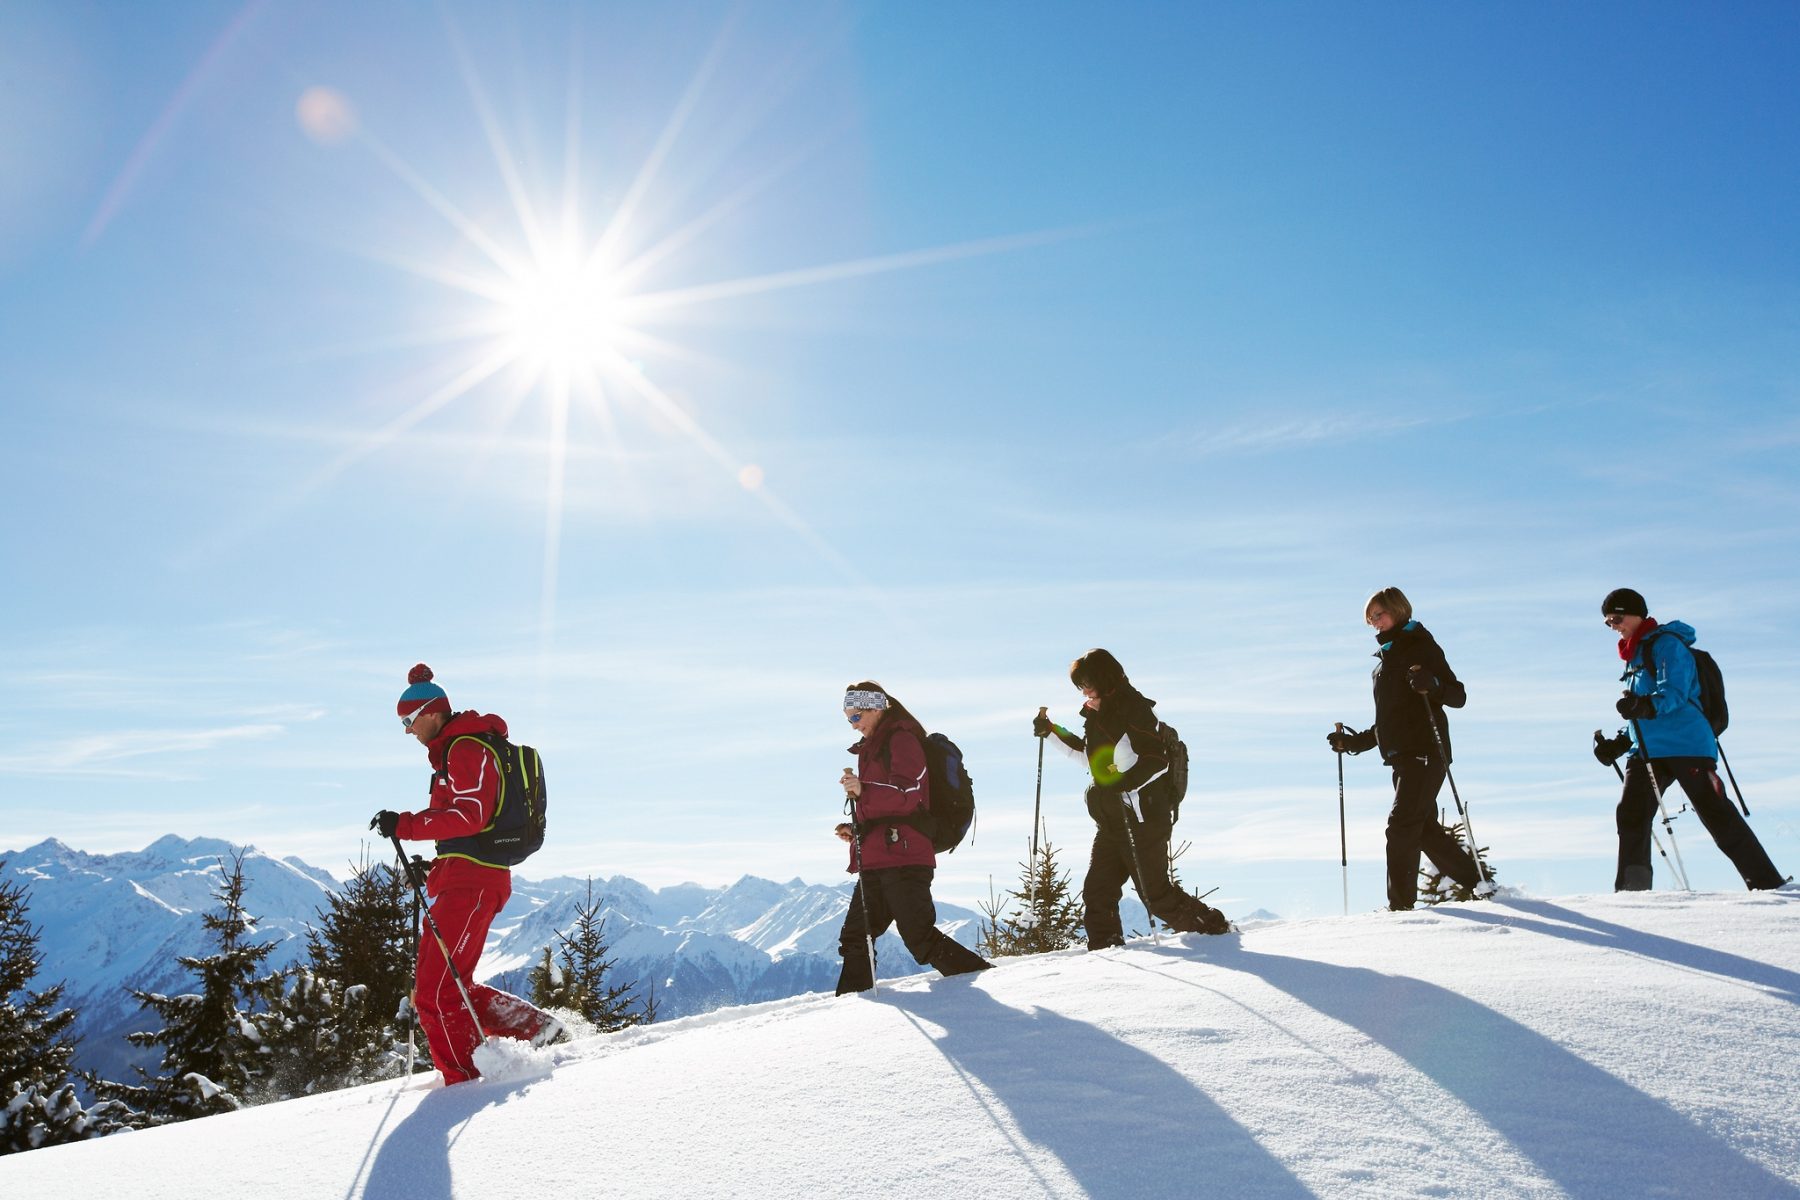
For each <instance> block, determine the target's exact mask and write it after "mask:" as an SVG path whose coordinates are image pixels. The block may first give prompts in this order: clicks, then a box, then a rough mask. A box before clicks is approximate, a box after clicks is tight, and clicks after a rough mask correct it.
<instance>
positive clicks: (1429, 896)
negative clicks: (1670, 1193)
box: [1419, 810, 1494, 905]
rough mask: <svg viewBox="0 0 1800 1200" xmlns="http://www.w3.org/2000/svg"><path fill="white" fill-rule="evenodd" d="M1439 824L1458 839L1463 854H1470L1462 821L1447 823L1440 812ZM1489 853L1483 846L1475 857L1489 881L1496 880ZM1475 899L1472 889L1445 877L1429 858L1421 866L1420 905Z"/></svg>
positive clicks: (1457, 842)
mask: <svg viewBox="0 0 1800 1200" xmlns="http://www.w3.org/2000/svg"><path fill="white" fill-rule="evenodd" d="M1438 824H1439V825H1441V826H1443V829H1444V832H1445V833H1447V834H1449V835H1450V836H1451V837H1453V838H1455V839H1456V845H1457V847H1458V848H1459V849H1461V850H1462V851H1463V853H1465V854H1466V853H1468V850H1469V839H1468V838H1466V837H1464V836H1463V827H1462V822H1461V821H1446V820H1445V819H1444V814H1443V811H1442V810H1439V812H1438ZM1487 853H1488V848H1487V847H1486V846H1483V847H1481V849H1479V850H1477V851H1476V852H1475V857H1476V859H1477V860H1478V861H1479V862H1480V863H1481V865H1482V867H1483V869H1485V870H1486V871H1487V877H1488V878H1489V879H1493V878H1494V868H1493V865H1492V864H1491V863H1489V862H1488V858H1487ZM1474 898H1475V893H1474V890H1473V889H1472V888H1466V887H1463V886H1462V885H1461V884H1460V883H1457V882H1456V880H1454V879H1451V878H1450V877H1449V876H1448V875H1445V874H1443V873H1442V872H1440V871H1439V870H1438V869H1437V868H1436V867H1435V866H1433V865H1432V862H1431V860H1430V859H1429V858H1428V859H1426V860H1425V861H1424V862H1423V863H1422V864H1421V865H1420V867H1419V903H1420V904H1425V905H1432V904H1447V903H1450V902H1452V901H1462V900H1473V899H1474Z"/></svg>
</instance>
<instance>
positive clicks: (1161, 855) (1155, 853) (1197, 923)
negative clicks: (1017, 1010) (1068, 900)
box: [1081, 796, 1230, 950]
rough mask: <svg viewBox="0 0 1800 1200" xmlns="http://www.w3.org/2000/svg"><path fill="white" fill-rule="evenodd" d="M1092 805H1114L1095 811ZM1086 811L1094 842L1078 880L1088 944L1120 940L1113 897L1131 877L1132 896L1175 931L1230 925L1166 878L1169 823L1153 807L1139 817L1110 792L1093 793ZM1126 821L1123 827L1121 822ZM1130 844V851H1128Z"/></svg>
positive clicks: (1208, 930) (1093, 947)
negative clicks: (1090, 818) (1134, 892)
mask: <svg viewBox="0 0 1800 1200" xmlns="http://www.w3.org/2000/svg"><path fill="white" fill-rule="evenodd" d="M1098 805H1109V806H1110V805H1118V806H1119V811H1118V813H1117V815H1115V814H1114V813H1112V812H1111V811H1110V809H1108V810H1107V811H1097V810H1096V808H1097V806H1098ZM1088 812H1089V814H1090V815H1091V816H1093V818H1094V824H1095V828H1094V848H1093V850H1092V851H1091V852H1090V853H1089V855H1088V870H1087V878H1086V879H1084V880H1082V882H1081V903H1082V907H1083V910H1084V915H1083V923H1084V924H1085V925H1086V926H1087V939H1088V949H1089V950H1102V949H1105V948H1106V947H1107V946H1123V945H1124V944H1125V928H1124V924H1123V922H1121V921H1120V919H1119V899H1120V898H1121V897H1122V896H1123V895H1124V894H1125V885H1126V883H1128V882H1130V883H1135V884H1136V886H1137V892H1138V898H1139V899H1140V900H1142V901H1143V902H1144V907H1145V908H1147V909H1149V910H1150V914H1151V915H1152V916H1154V917H1155V918H1156V919H1157V920H1159V921H1161V922H1162V923H1163V924H1164V925H1167V926H1168V927H1169V928H1170V929H1173V930H1175V931H1176V932H1177V933H1224V932H1226V931H1227V930H1228V929H1229V928H1230V925H1229V924H1228V923H1227V921H1226V920H1225V917H1224V915H1223V914H1222V913H1220V912H1219V910H1218V909H1216V908H1212V907H1210V906H1208V905H1206V904H1204V903H1202V902H1201V901H1199V900H1197V899H1195V898H1194V897H1193V896H1190V895H1188V894H1187V893H1186V892H1185V891H1183V890H1182V889H1181V888H1179V887H1177V886H1176V885H1175V884H1174V883H1173V882H1172V881H1171V880H1170V879H1169V836H1170V833H1171V827H1170V825H1169V823H1168V822H1167V821H1165V820H1158V819H1157V816H1156V814H1155V813H1154V812H1152V813H1151V814H1150V815H1149V816H1147V817H1146V819H1145V820H1142V821H1139V820H1136V819H1134V818H1132V817H1131V816H1129V815H1128V814H1127V813H1126V811H1125V805H1124V801H1123V800H1121V799H1119V798H1118V797H1116V796H1096V797H1093V798H1092V799H1091V800H1090V803H1089V805H1088ZM1128 822H1129V830H1128V829H1127V823H1128ZM1134 846H1135V847H1136V854H1135V855H1134V854H1133V853H1132V850H1133V847H1134Z"/></svg>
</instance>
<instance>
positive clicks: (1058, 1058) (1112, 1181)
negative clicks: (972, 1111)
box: [879, 983, 1312, 1200]
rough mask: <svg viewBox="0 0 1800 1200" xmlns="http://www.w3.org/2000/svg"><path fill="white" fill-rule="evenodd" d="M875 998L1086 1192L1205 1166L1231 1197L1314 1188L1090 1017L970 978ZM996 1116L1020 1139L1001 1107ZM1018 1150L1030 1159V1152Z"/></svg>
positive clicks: (1162, 1190)
mask: <svg viewBox="0 0 1800 1200" xmlns="http://www.w3.org/2000/svg"><path fill="white" fill-rule="evenodd" d="M879 999H880V1001H881V1002H883V1003H887V1004H891V1005H893V1006H894V1007H895V1008H897V1009H899V1010H900V1012H901V1013H902V1014H903V1015H905V1016H906V1018H907V1019H908V1020H909V1021H911V1022H912V1023H913V1024H914V1025H915V1026H916V1027H918V1029H919V1032H920V1034H921V1035H922V1036H924V1037H926V1038H927V1039H929V1040H930V1041H931V1043H932V1045H933V1046H935V1047H936V1048H937V1050H938V1051H939V1052H940V1053H942V1054H943V1056H944V1057H945V1059H947V1060H948V1061H949V1063H950V1065H951V1067H952V1068H953V1069H954V1070H955V1071H956V1072H957V1073H958V1074H959V1075H960V1076H961V1077H962V1079H963V1081H964V1083H965V1084H967V1085H969V1090H970V1092H971V1093H973V1094H974V1096H975V1098H976V1100H977V1102H978V1103H980V1104H981V1105H982V1106H983V1107H984V1108H986V1107H988V1102H987V1100H986V1098H985V1097H984V1096H983V1092H982V1090H983V1089H984V1090H985V1091H986V1092H987V1093H988V1094H991V1095H992V1096H993V1097H994V1098H995V1099H996V1100H998V1101H999V1102H1000V1103H1001V1104H1003V1105H1004V1106H1005V1107H1006V1110H1007V1114H1006V1115H1008V1116H1010V1119H1011V1124H1012V1125H1014V1126H1016V1127H1017V1129H1018V1131H1019V1133H1020V1134H1022V1135H1023V1136H1024V1137H1025V1138H1027V1139H1029V1140H1030V1141H1031V1142H1032V1143H1033V1144H1034V1145H1036V1146H1040V1147H1042V1148H1044V1149H1045V1150H1048V1151H1049V1152H1050V1153H1052V1154H1054V1155H1055V1156H1056V1157H1057V1158H1058V1159H1059V1160H1061V1162H1062V1164H1063V1166H1064V1167H1065V1168H1066V1169H1067V1170H1068V1172H1069V1174H1070V1175H1072V1176H1074V1177H1075V1179H1076V1181H1077V1182H1078V1183H1079V1184H1080V1185H1081V1188H1082V1190H1083V1191H1084V1192H1085V1193H1086V1194H1087V1195H1089V1196H1095V1197H1102V1198H1105V1197H1119V1198H1121V1200H1123V1198H1125V1197H1130V1198H1131V1200H1139V1198H1141V1197H1144V1196H1163V1195H1175V1194H1181V1193H1185V1192H1187V1191H1189V1190H1190V1189H1192V1188H1193V1187H1195V1186H1196V1184H1195V1183H1194V1179H1195V1171H1196V1170H1197V1169H1198V1170H1200V1171H1202V1172H1203V1173H1204V1175H1205V1176H1206V1177H1207V1178H1211V1179H1228V1180H1230V1181H1231V1188H1232V1195H1233V1196H1234V1197H1237V1196H1281V1197H1301V1196H1311V1195H1312V1193H1311V1192H1310V1191H1308V1190H1307V1188H1305V1187H1304V1186H1302V1184H1301V1183H1300V1181H1299V1180H1298V1179H1296V1178H1295V1177H1294V1175H1293V1173H1292V1172H1290V1171H1289V1170H1288V1169H1287V1167H1285V1166H1284V1165H1283V1164H1282V1163H1281V1161H1280V1160H1279V1159H1277V1158H1276V1157H1275V1156H1274V1155H1272V1154H1270V1153H1269V1152H1268V1151H1267V1150H1265V1149H1264V1148H1263V1147H1262V1145H1261V1144H1259V1143H1258V1142H1257V1140H1256V1138H1255V1137H1254V1136H1253V1135H1252V1134H1251V1133H1250V1131H1249V1130H1247V1129H1245V1128H1244V1127H1243V1126H1242V1125H1240V1124H1238V1123H1237V1121H1235V1120H1234V1119H1232V1117H1231V1116H1230V1114H1228V1113H1227V1112H1226V1111H1225V1110H1224V1109H1223V1108H1221V1107H1219V1105H1218V1104H1216V1103H1214V1102H1213V1100H1212V1099H1211V1098H1209V1097H1208V1096H1207V1095H1206V1093H1205V1092H1202V1091H1201V1090H1200V1089H1199V1088H1198V1087H1196V1086H1194V1084H1193V1083H1192V1082H1190V1081H1189V1080H1188V1079H1187V1078H1186V1077H1185V1076H1183V1075H1181V1074H1179V1073H1178V1072H1176V1071H1175V1070H1174V1069H1173V1068H1171V1067H1170V1066H1169V1065H1168V1064H1167V1063H1165V1062H1163V1061H1162V1060H1161V1059H1158V1058H1156V1057H1154V1056H1152V1055H1150V1054H1147V1053H1145V1052H1144V1051H1142V1050H1139V1049H1138V1048H1137V1047H1135V1046H1132V1045H1129V1044H1127V1043H1125V1042H1122V1041H1120V1040H1119V1039H1118V1038H1116V1037H1113V1036H1112V1035H1111V1034H1109V1033H1106V1032H1104V1031H1103V1030H1100V1029H1097V1028H1095V1027H1094V1026H1093V1025H1090V1024H1087V1023H1086V1022H1084V1021H1076V1020H1071V1019H1070V1018H1068V1017H1065V1016H1062V1015H1060V1014H1059V1013H1056V1012H1053V1011H1051V1010H1050V1009H1046V1008H1034V1009H1031V1010H1022V1009H1016V1008H1011V1007H1008V1006H1007V1005H1004V1004H1001V1003H1000V1002H999V1001H997V1000H995V999H994V998H993V997H991V996H989V995H988V994H987V993H986V992H985V991H983V990H981V989H980V988H978V987H973V986H969V985H967V984H963V983H957V984H951V985H949V986H945V985H942V984H940V985H938V990H935V991H918V992H888V993H882V994H880V996H879ZM976 1083H979V1084H980V1085H981V1089H977V1088H976V1087H974V1086H973V1085H974V1084H976ZM988 1115H989V1117H990V1119H992V1120H993V1121H994V1123H995V1125H996V1126H997V1127H998V1128H999V1129H1000V1130H1001V1132H1002V1133H1003V1135H1004V1136H1006V1137H1007V1138H1008V1139H1009V1140H1015V1139H1013V1136H1012V1134H1011V1133H1010V1132H1009V1130H1008V1125H1007V1122H1006V1121H1004V1120H1002V1118H1001V1114H998V1113H994V1112H992V1111H991V1110H990V1111H989V1114H988ZM1019 1150H1020V1158H1021V1159H1022V1160H1023V1161H1024V1162H1025V1163H1026V1165H1027V1166H1028V1167H1030V1164H1031V1161H1032V1155H1031V1154H1029V1153H1028V1152H1026V1149H1025V1147H1022V1146H1021V1147H1019ZM1039 1182H1040V1183H1042V1184H1043V1186H1044V1190H1045V1191H1046V1192H1047V1193H1054V1191H1055V1188H1054V1187H1052V1186H1051V1184H1050V1182H1049V1181H1047V1180H1043V1179H1041V1178H1040V1180H1039ZM971 1189H972V1190H973V1191H976V1192H979V1191H980V1190H981V1189H980V1187H979V1185H978V1184H976V1183H974V1182H972V1183H971Z"/></svg>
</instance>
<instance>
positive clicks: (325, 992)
mask: <svg viewBox="0 0 1800 1200" xmlns="http://www.w3.org/2000/svg"><path fill="white" fill-rule="evenodd" d="M275 982H276V986H275V988H274V989H273V994H272V995H271V997H270V1000H269V1007H268V1008H267V1010H265V1011H263V1012H260V1013H257V1014H256V1015H255V1016H253V1017H252V1018H251V1021H252V1023H253V1024H254V1025H255V1026H256V1030H257V1032H258V1034H259V1035H260V1036H261V1038H262V1046H263V1056H264V1065H263V1072H262V1074H261V1075H260V1076H259V1077H258V1078H256V1079H254V1080H252V1082H251V1084H250V1091H249V1094H248V1095H247V1096H246V1097H245V1100H246V1101H247V1102H248V1103H251V1104H266V1103H268V1102H269V1101H272V1100H288V1099H292V1098H293V1097H295V1096H309V1095H312V1094H314V1093H316V1092H329V1091H335V1090H336V1089H338V1088H346V1087H354V1086H355V1085H357V1084H360V1083H372V1082H374V1081H375V1080H378V1079H392V1078H396V1077H398V1076H400V1075H403V1074H405V1072H406V1056H405V1053H404V1051H402V1050H401V1049H400V1046H399V1044H398V1043H399V1040H400V1039H399V1038H397V1037H396V1035H395V1025H394V1023H393V1022H385V1023H383V1022H376V1023H375V1026H374V1028H375V1032H374V1033H373V1035H370V1034H368V1033H367V1032H366V1031H367V1030H368V1029H369V1028H370V1022H368V1021H367V1020H365V1019H364V1018H365V1013H366V1010H367V1007H368V1003H369V999H368V998H369V989H368V988H367V987H365V986H363V985H361V984H351V985H350V986H348V987H345V986H343V985H342V984H340V983H339V982H338V981H337V980H335V979H328V978H326V977H325V976H323V975H320V974H318V973H317V972H315V971H314V970H312V968H311V967H308V966H306V965H304V964H296V965H295V966H292V967H289V968H288V969H287V970H286V971H284V972H282V974H281V975H280V976H278V977H277V979H276V981H275Z"/></svg>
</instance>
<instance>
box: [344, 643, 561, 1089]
mask: <svg viewBox="0 0 1800 1200" xmlns="http://www.w3.org/2000/svg"><path fill="white" fill-rule="evenodd" d="M407 683H408V686H407V689H406V691H404V692H402V693H401V695H400V703H399V705H398V706H397V707H398V711H399V713H400V724H401V727H402V728H403V729H404V730H405V731H406V732H407V733H410V734H411V735H412V736H413V737H415V738H417V739H418V740H419V744H420V745H422V746H424V747H425V752H426V754H427V756H429V758H430V760H431V772H432V773H431V801H430V803H429V804H428V805H427V806H426V807H425V808H422V809H420V810H419V811H417V812H392V811H389V810H385V809H384V810H383V811H381V812H378V813H376V814H375V817H374V819H373V820H371V821H370V822H369V828H370V829H374V830H378V831H379V832H380V833H381V836H382V837H384V838H386V837H395V836H398V837H399V838H400V839H401V840H402V841H408V842H436V843H437V859H436V861H435V862H433V863H432V864H431V874H430V876H429V877H428V878H427V880H426V883H425V890H426V893H427V895H429V896H430V897H431V918H432V920H433V921H434V922H436V924H437V932H438V933H439V934H441V935H442V936H443V939H444V945H445V946H448V948H449V952H450V961H451V962H454V963H455V964H456V970H457V972H458V973H460V974H461V976H462V980H463V982H464V984H466V985H467V986H468V990H469V1000H470V1002H472V1003H473V1005H474V1010H475V1014H479V1016H480V1018H481V1024H480V1027H479V1029H478V1028H477V1026H476V1023H475V1015H473V1014H471V1013H470V1010H469V1004H466V1003H464V1001H463V997H462V993H461V992H460V991H459V990H458V989H457V986H456V977H455V976H453V975H452V974H451V972H450V968H449V966H447V965H446V963H445V959H444V949H443V947H441V946H440V945H439V943H438V940H437V938H436V937H435V936H432V935H431V933H430V926H429V925H427V926H426V931H425V936H422V937H421V938H420V939H419V963H418V974H417V977H416V980H415V984H414V990H413V1007H414V1009H415V1010H416V1011H417V1012H418V1014H419V1025H420V1027H421V1028H422V1029H424V1031H425V1041H426V1044H427V1045H429V1046H430V1047H431V1061H432V1063H433V1064H434V1065H435V1066H436V1067H437V1069H438V1071H439V1072H441V1073H442V1074H443V1076H444V1082H445V1083H446V1084H453V1083H462V1082H463V1081H465V1080H468V1079H477V1078H479V1077H480V1075H481V1072H480V1071H478V1070H476V1067H475V1050H476V1048H477V1047H478V1046H479V1045H480V1044H481V1035H482V1034H483V1033H485V1034H488V1035H489V1036H494V1035H499V1036H502V1037H511V1038H518V1039H520V1040H522V1041H528V1042H530V1043H531V1044H532V1045H534V1046H545V1045H549V1044H550V1043H551V1042H554V1041H557V1040H559V1039H560V1038H561V1037H562V1035H563V1032H564V1031H563V1026H562V1023H561V1022H560V1021H558V1020H557V1019H556V1018H555V1017H552V1016H551V1015H550V1014H548V1013H546V1012H543V1011H541V1010H540V1009H538V1008H536V1007H535V1006H533V1005H532V1004H530V1003H528V1002H527V1001H524V1000H521V999H519V997H517V996H514V995H510V994H509V993H506V992H502V991H500V990H498V989H496V988H491V987H487V986H486V985H484V984H479V983H476V982H475V965H476V963H477V962H479V961H480V959H481V949H482V946H483V945H485V944H486V942H487V935H488V927H489V926H490V925H492V924H493V922H494V918H495V917H496V916H498V915H499V914H500V910H501V909H502V908H504V907H506V901H507V899H508V897H510V896H511V895H512V871H511V870H510V869H509V868H507V867H505V866H502V865H500V864H498V863H495V862H483V861H482V857H483V839H482V836H481V835H482V834H483V833H484V832H485V831H486V830H487V829H488V827H489V826H490V825H491V824H492V823H493V820H494V814H495V811H496V809H497V807H498V802H499V798H500V761H499V757H498V756H497V755H496V754H495V752H494V751H493V750H492V749H491V748H489V747H488V746H487V745H485V744H484V743H483V742H482V741H480V740H479V738H478V737H477V736H472V735H480V734H488V733H492V734H498V735H499V736H501V737H505V736H506V722H505V721H502V720H501V719H500V718H499V717H496V716H493V715H492V714H488V715H485V716H484V715H479V714H476V713H474V712H460V713H458V712H451V711H450V697H449V696H447V695H446V694H445V693H444V689H443V688H441V687H439V686H438V685H437V684H435V683H433V682H431V668H430V667H428V666H426V665H425V664H424V663H420V664H419V665H418V666H416V667H414V668H413V669H412V672H411V673H410V674H409V675H408V676H407Z"/></svg>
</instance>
